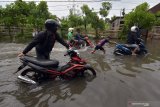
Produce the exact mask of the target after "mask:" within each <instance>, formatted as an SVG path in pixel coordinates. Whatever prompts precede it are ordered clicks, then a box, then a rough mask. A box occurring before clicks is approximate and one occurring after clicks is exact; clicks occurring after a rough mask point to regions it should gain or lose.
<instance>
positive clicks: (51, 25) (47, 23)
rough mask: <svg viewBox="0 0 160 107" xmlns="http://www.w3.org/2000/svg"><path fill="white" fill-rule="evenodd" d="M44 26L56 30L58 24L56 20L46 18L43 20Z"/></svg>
mask: <svg viewBox="0 0 160 107" xmlns="http://www.w3.org/2000/svg"><path fill="white" fill-rule="evenodd" d="M45 27H46V29H47V30H49V31H53V32H54V31H57V27H60V24H59V22H58V21H56V20H54V19H47V20H46V21H45Z"/></svg>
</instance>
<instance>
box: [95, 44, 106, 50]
mask: <svg viewBox="0 0 160 107" xmlns="http://www.w3.org/2000/svg"><path fill="white" fill-rule="evenodd" d="M94 49H95V50H104V48H103V47H102V46H99V45H96V47H95V48H94Z"/></svg>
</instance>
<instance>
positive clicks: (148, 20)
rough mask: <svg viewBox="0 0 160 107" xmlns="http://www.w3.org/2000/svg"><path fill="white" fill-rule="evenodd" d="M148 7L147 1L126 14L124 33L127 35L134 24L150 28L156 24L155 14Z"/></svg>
mask: <svg viewBox="0 0 160 107" xmlns="http://www.w3.org/2000/svg"><path fill="white" fill-rule="evenodd" d="M148 9H149V5H148V4H147V3H146V2H145V3H142V4H140V5H139V6H137V7H136V8H135V9H134V10H132V11H131V12H130V13H128V14H127V15H125V17H124V21H125V23H124V27H123V31H122V35H125V34H126V33H127V32H128V31H129V30H130V28H131V26H133V25H138V26H139V28H142V29H150V28H151V27H152V26H153V25H154V22H155V16H154V15H153V14H151V13H150V12H148Z"/></svg>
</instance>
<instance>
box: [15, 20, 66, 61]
mask: <svg viewBox="0 0 160 107" xmlns="http://www.w3.org/2000/svg"><path fill="white" fill-rule="evenodd" d="M58 27H60V24H59V23H58V22H57V21H55V20H53V19H47V20H46V21H45V28H46V30H45V31H41V32H40V33H39V34H37V35H36V36H35V38H34V39H33V40H32V41H31V42H30V43H29V44H28V46H27V47H26V48H25V49H24V50H23V52H21V53H20V54H19V55H18V56H19V57H21V56H23V55H25V54H27V53H28V52H29V51H30V50H31V49H32V48H33V47H35V49H36V55H37V58H38V59H50V53H51V51H52V48H53V47H54V44H55V41H58V42H59V43H61V44H62V45H63V46H65V47H66V48H67V49H69V45H68V44H67V43H66V42H65V41H64V40H63V39H62V38H61V37H60V36H59V34H58V33H57V29H58Z"/></svg>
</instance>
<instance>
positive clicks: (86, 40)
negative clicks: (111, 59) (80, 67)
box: [68, 36, 94, 49]
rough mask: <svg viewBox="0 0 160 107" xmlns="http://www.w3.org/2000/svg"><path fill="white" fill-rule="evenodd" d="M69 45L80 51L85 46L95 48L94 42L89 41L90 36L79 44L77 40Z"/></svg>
mask: <svg viewBox="0 0 160 107" xmlns="http://www.w3.org/2000/svg"><path fill="white" fill-rule="evenodd" d="M68 44H69V45H70V46H71V47H74V48H76V49H80V48H82V47H85V46H89V47H91V48H93V47H94V45H93V44H92V42H91V41H90V40H89V38H88V36H84V40H81V41H79V42H78V41H77V40H71V41H70V42H69V43H68Z"/></svg>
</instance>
